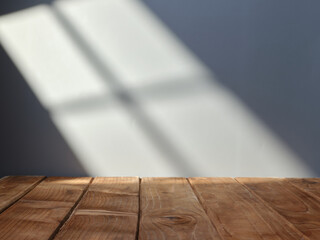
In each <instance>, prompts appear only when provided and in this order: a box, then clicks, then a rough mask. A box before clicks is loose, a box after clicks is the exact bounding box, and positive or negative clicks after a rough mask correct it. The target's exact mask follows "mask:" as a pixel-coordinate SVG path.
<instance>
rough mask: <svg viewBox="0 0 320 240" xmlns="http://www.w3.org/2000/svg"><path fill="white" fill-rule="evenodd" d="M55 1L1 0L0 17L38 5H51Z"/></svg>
mask: <svg viewBox="0 0 320 240" xmlns="http://www.w3.org/2000/svg"><path fill="white" fill-rule="evenodd" d="M51 2H53V0H1V2H0V15H4V14H8V13H11V12H15V11H19V10H22V9H24V8H29V7H33V6H35V5H38V4H43V3H51Z"/></svg>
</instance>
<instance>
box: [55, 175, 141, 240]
mask: <svg viewBox="0 0 320 240" xmlns="http://www.w3.org/2000/svg"><path fill="white" fill-rule="evenodd" d="M138 212H139V178H137V177H121V178H120V177H119V178H102V177H98V178H95V179H94V180H93V182H92V184H91V185H90V187H89V190H88V192H87V193H86V194H85V196H84V197H83V198H82V200H81V201H80V203H79V205H78V207H77V209H76V210H75V211H74V213H73V214H72V216H71V218H70V219H69V221H68V222H67V223H66V224H65V226H64V227H63V228H62V229H61V231H60V232H59V233H58V234H57V236H56V238H55V239H59V240H61V239H66V240H67V239H84V240H87V239H91V240H100V239H126V240H130V239H132V240H134V239H136V231H137V225H138Z"/></svg>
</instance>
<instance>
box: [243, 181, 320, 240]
mask: <svg viewBox="0 0 320 240" xmlns="http://www.w3.org/2000/svg"><path fill="white" fill-rule="evenodd" d="M237 181H239V182H240V183H242V184H244V185H245V186H246V187H248V189H250V190H251V191H252V192H253V193H254V194H256V195H257V196H259V197H260V198H261V199H263V201H264V202H265V203H266V204H268V205H269V206H271V207H272V208H273V209H274V210H276V211H277V212H278V213H279V214H281V215H282V216H283V217H284V218H286V219H287V220H288V221H289V222H291V223H292V224H293V225H294V226H295V227H296V228H297V229H299V230H300V231H301V232H302V233H303V234H304V235H306V236H307V237H309V238H310V239H320V203H319V201H317V200H316V199H315V198H314V197H313V196H311V195H310V194H308V193H307V192H305V191H302V190H300V189H298V188H297V187H295V186H293V185H292V184H290V183H289V182H288V181H286V180H285V179H277V178H237Z"/></svg>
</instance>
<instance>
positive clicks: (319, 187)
mask: <svg viewBox="0 0 320 240" xmlns="http://www.w3.org/2000/svg"><path fill="white" fill-rule="evenodd" d="M286 181H288V182H289V183H291V184H293V185H294V186H296V187H298V188H300V189H301V190H303V191H305V192H308V193H309V194H311V195H313V196H314V197H316V198H318V199H320V179H319V178H287V179H286Z"/></svg>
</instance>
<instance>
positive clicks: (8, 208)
mask: <svg viewBox="0 0 320 240" xmlns="http://www.w3.org/2000/svg"><path fill="white" fill-rule="evenodd" d="M0 239H1V240H4V239H14V240H20V239H35V240H42V239H68V240H69V239H85V240H88V239H95V240H96V239H125V240H130V239H132V240H137V239H155V240H158V239H159V240H162V239H193V240H195V239H199V240H205V239H237V240H239V239H245V240H248V239H254V240H255V239H268V240H271V239H272V240H274V239H288V240H291V239H300V240H301V239H320V179H316V178H308V179H284V178H235V179H233V178H188V179H186V178H142V179H139V178H138V177H96V178H90V177H83V178H67V177H48V178H46V177H41V176H9V177H4V178H2V179H0Z"/></svg>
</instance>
